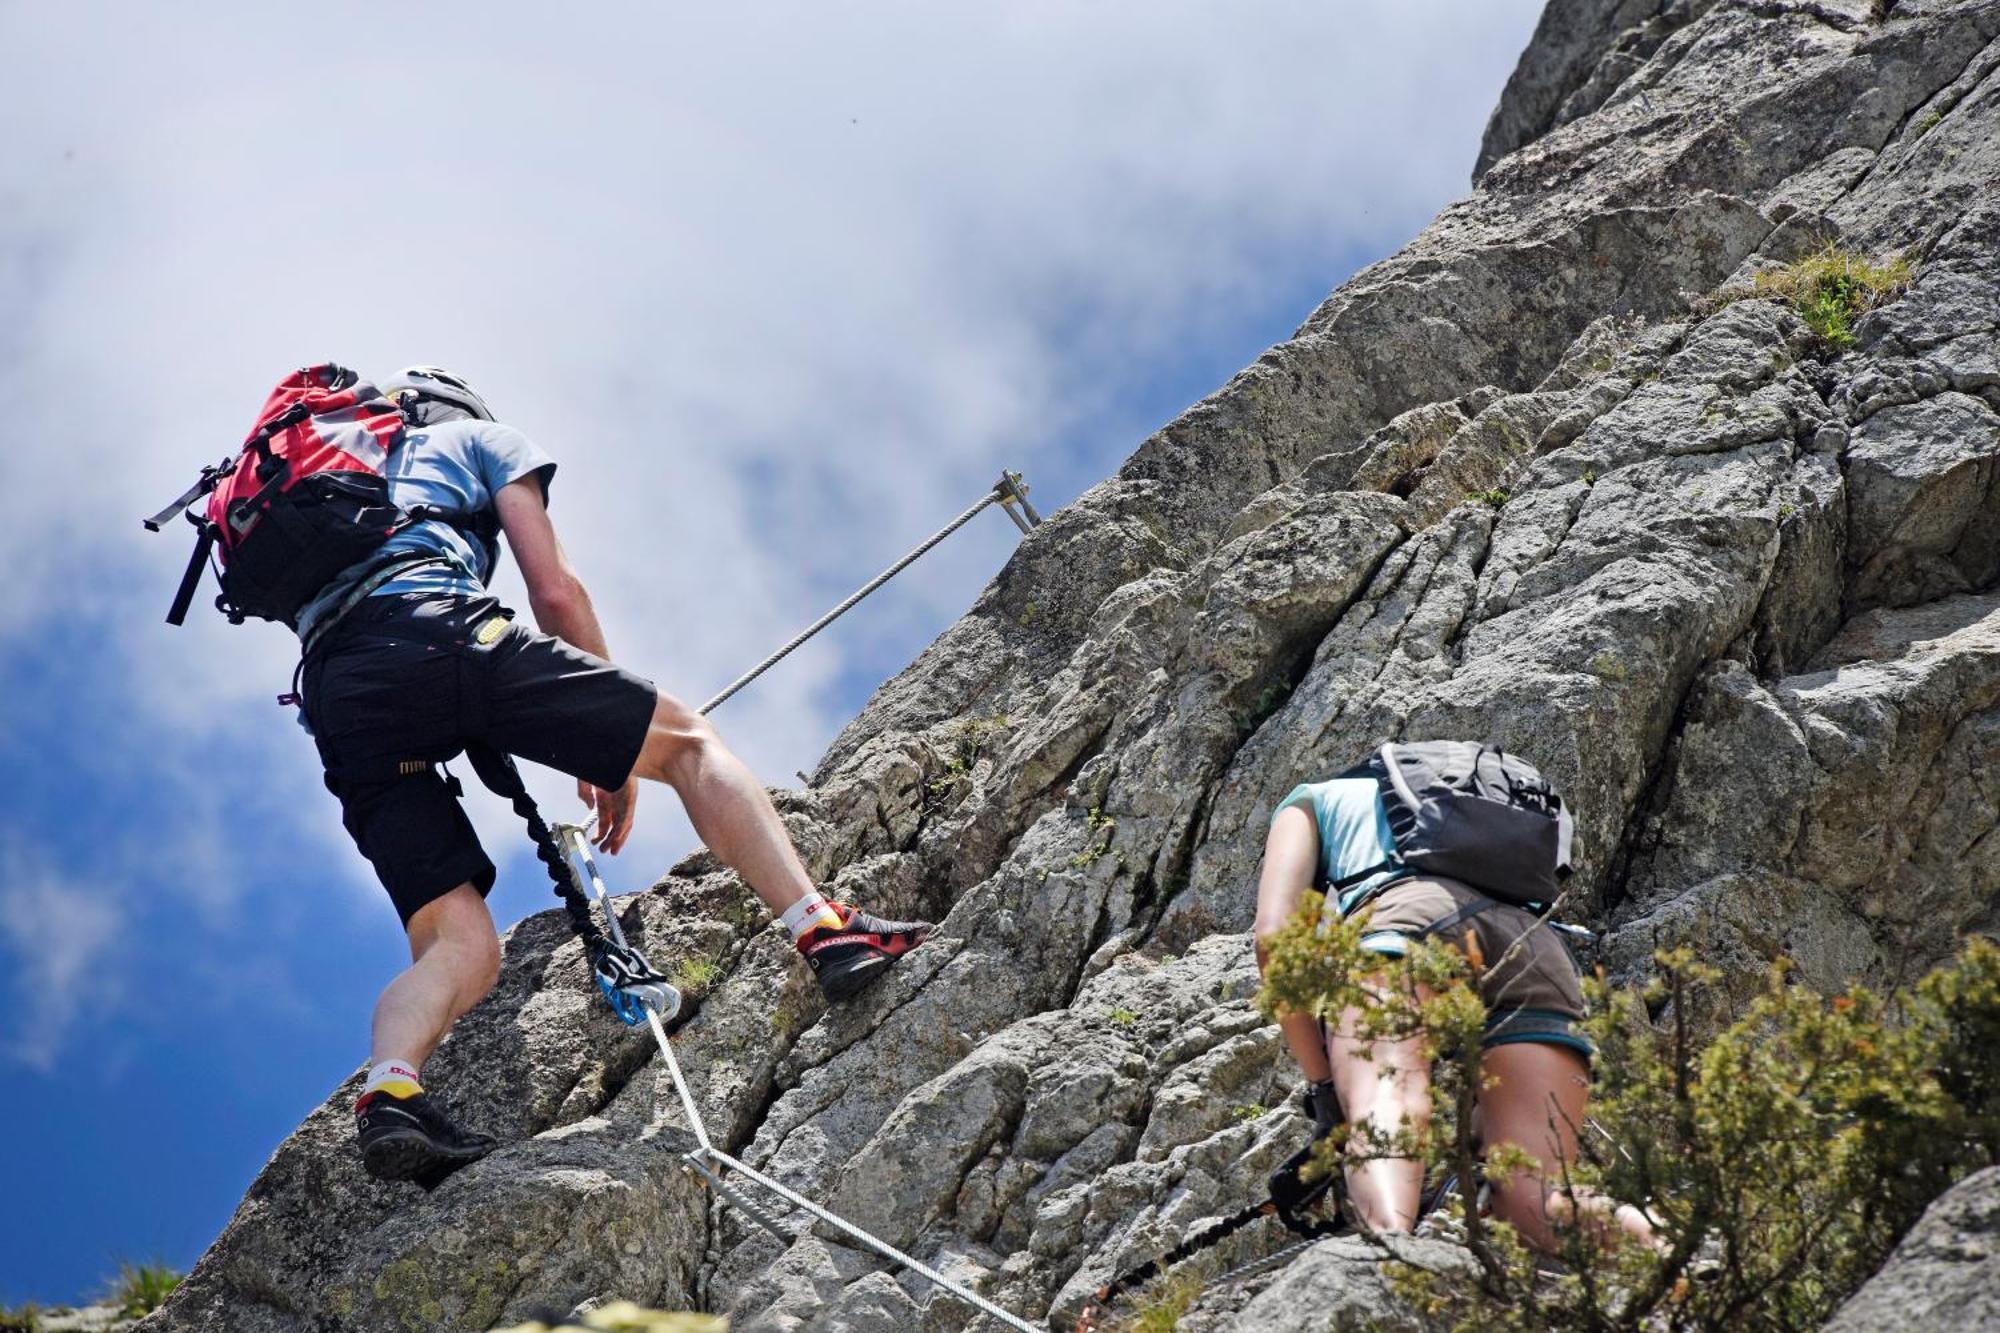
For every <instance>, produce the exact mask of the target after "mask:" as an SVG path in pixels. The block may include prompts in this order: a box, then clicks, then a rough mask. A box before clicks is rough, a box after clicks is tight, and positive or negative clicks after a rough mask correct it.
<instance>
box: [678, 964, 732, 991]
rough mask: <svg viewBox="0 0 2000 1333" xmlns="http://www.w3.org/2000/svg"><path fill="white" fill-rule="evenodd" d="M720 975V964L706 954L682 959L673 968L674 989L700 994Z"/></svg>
mask: <svg viewBox="0 0 2000 1333" xmlns="http://www.w3.org/2000/svg"><path fill="white" fill-rule="evenodd" d="M721 975H722V964H721V962H719V961H718V960H716V959H714V958H710V957H708V956H707V955H706V954H703V955H699V956H697V957H694V958H688V959H684V960H682V962H681V963H680V965H679V966H677V967H676V968H675V969H674V989H676V990H681V991H687V992H689V993H690V994H694V995H700V994H702V993H704V992H706V991H707V990H708V988H709V987H710V986H712V985H714V984H715V979H716V978H717V977H719V976H721Z"/></svg>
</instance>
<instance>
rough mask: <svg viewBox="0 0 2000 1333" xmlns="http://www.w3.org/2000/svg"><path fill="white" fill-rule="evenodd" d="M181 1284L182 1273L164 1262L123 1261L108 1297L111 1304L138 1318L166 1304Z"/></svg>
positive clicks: (126, 1314) (127, 1316)
mask: <svg viewBox="0 0 2000 1333" xmlns="http://www.w3.org/2000/svg"><path fill="white" fill-rule="evenodd" d="M180 1284H181V1275H180V1274H179V1273H177V1272H175V1271H174V1270H173V1269H172V1268H169V1267H168V1266H167V1265H165V1264H163V1263H140V1264H135V1263H131V1262H129V1261H122V1262H120V1263H119V1265H118V1276H117V1277H116V1278H115V1279H113V1280H112V1283H111V1286H110V1289H109V1290H107V1291H106V1292H105V1294H104V1300H105V1303H106V1304H107V1305H115V1306H117V1307H118V1310H119V1313H121V1314H123V1315H124V1316H125V1317H126V1318H128V1319H137V1318H138V1317H139V1316H141V1315H148V1314H151V1313H152V1312H153V1311H155V1310H157V1309H159V1308H160V1307H161V1306H162V1305H164V1304H166V1300H167V1297H168V1296H170V1295H172V1294H173V1290H174V1288H175V1287H178V1286H179V1285H180Z"/></svg>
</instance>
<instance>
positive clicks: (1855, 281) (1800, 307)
mask: <svg viewBox="0 0 2000 1333" xmlns="http://www.w3.org/2000/svg"><path fill="white" fill-rule="evenodd" d="M1913 272H1914V270H1913V268H1912V266H1911V262H1910V258H1909V256H1907V255H1900V256H1898V257H1896V258H1895V259H1891V260H1888V261H1886V262H1881V263H1878V262H1876V261H1874V260H1871V259H1869V258H1867V257H1866V256H1864V255H1858V254H1855V253H1854V252H1853V251H1851V250H1843V249H1841V248H1840V247H1839V246H1837V245H1834V244H1833V243H1832V242H1828V243H1827V244H1826V245H1824V246H1822V247H1821V248H1820V249H1818V250H1816V251H1814V252H1813V253H1812V254H1810V255H1807V256H1806V257H1805V258H1804V259H1801V260H1800V261H1799V262H1798V263H1796V264H1793V265H1791V266H1790V267H1788V268H1781V269H1773V270H1771V271H1770V272H1768V273H1759V274H1758V275H1757V277H1756V279H1755V281H1753V282H1752V283H1751V288H1750V292H1749V294H1750V295H1753V296H1761V297H1773V298H1776V299H1778V300H1781V301H1784V302H1785V303H1786V304H1788V305H1790V306H1791V307H1792V309H1794V310H1796V311H1797V312H1798V314H1799V318H1801V319H1803V320H1804V321H1805V322H1806V326H1807V327H1808V328H1810V329H1811V330H1812V331H1813V332H1814V333H1816V334H1818V335H1819V338H1820V341H1822V342H1823V343H1825V344H1826V345H1827V346H1828V347H1830V348H1832V349H1833V350H1834V351H1837V352H1838V351H1845V350H1846V349H1848V348H1849V347H1852V346H1853V345H1854V325H1855V322H1856V321H1858V320H1859V319H1860V318H1861V316H1863V315H1865V314H1867V313H1868V312H1869V311H1870V310H1872V309H1874V308H1875V307H1876V306H1878V305H1881V304H1883V303H1884V302H1886V301H1893V300H1894V299H1895V298H1896V297H1898V296H1900V295H1902V293H1903V290H1904V288H1906V287H1908V286H1909V285H1910V278H1911V276H1912V273H1913Z"/></svg>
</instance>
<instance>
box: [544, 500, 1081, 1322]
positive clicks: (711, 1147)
mask: <svg viewBox="0 0 2000 1333" xmlns="http://www.w3.org/2000/svg"><path fill="white" fill-rule="evenodd" d="M995 498H997V496H996V497H995ZM981 507H982V508H983V507H984V506H981ZM975 512H976V511H975ZM588 828H589V825H587V824H559V825H557V826H556V830H555V832H556V835H557V836H558V837H559V838H562V839H563V840H564V841H565V842H567V844H568V847H567V850H568V851H569V853H570V855H571V857H572V858H573V860H574V861H575V862H576V863H578V864H580V865H581V866H582V868H583V870H584V873H585V875H586V876H587V877H588V878H589V880H590V886H591V889H592V891H593V893H594V894H595V896H596V898H597V901H598V904H599V905H600V906H601V907H602V908H603V909H604V919H605V922H606V924H607V925H608V927H609V928H610V933H611V937H612V938H613V939H614V940H616V941H617V942H618V944H619V946H620V947H621V948H623V947H626V941H625V930H624V927H623V926H621V925H620V924H619V921H618V914H617V913H616V912H614V911H613V910H612V909H611V898H610V894H609V892H608V891H607V890H606V889H605V887H604V878H603V876H602V875H600V874H599V873H598V870H597V858H596V857H595V856H594V855H593V854H592V853H591V850H590V839H589V837H588V836H587V830H588ZM678 998H679V997H678V992H675V993H674V995H673V1001H672V1002H674V1003H675V1004H676V1006H677V1005H678ZM645 1013H646V1026H647V1027H649V1028H651V1029H652V1032H653V1040H654V1041H655V1042H657V1043H659V1047H660V1055H661V1058H662V1059H664V1060H665V1061H666V1066H667V1074H668V1077H669V1078H670V1079H671V1080H672V1082H673V1085H674V1092H675V1093H676V1094H677V1095H678V1096H679V1098H680V1104H681V1111H682V1113H683V1114H684V1115H686V1117H687V1122H688V1129H689V1130H690V1132H692V1133H693V1135H694V1141H695V1144H696V1147H695V1150H694V1151H693V1152H690V1153H686V1154H684V1158H685V1160H686V1161H687V1162H688V1164H689V1165H690V1166H691V1167H693V1168H694V1170H695V1171H696V1173H698V1174H699V1175H700V1176H701V1177H702V1178H703V1179H704V1180H706V1181H707V1183H708V1184H710V1185H711V1186H714V1187H716V1190H717V1192H718V1194H719V1195H720V1196H721V1197H723V1198H726V1199H728V1200H729V1201H730V1202H732V1203H734V1204H736V1205H737V1206H738V1207H740V1208H742V1209H743V1211H744V1213H745V1214H746V1215H747V1216H749V1217H750V1219H751V1220H752V1221H754V1222H756V1223H757V1224H758V1225H760V1226H762V1227H764V1228H765V1229H766V1230H767V1231H770V1232H771V1233H772V1234H774V1235H776V1236H778V1237H779V1238H780V1239H782V1240H785V1241H787V1242H789V1241H791V1240H794V1239H796V1237H794V1236H793V1235H791V1234H790V1233H789V1232H787V1231H785V1230H784V1229H783V1228H782V1227H780V1226H779V1225H778V1223H777V1222H776V1221H775V1220H774V1219H773V1218H771V1217H770V1216H769V1215H768V1214H767V1213H765V1212H764V1211H763V1210H762V1209H760V1208H757V1207H755V1206H754V1205H750V1204H748V1203H747V1202H746V1201H745V1200H743V1199H742V1198H741V1197H740V1196H739V1195H738V1194H737V1192H736V1191H735V1190H733V1189H731V1188H730V1187H729V1186H728V1185H727V1184H725V1183H724V1182H723V1180H722V1179H721V1177H720V1175H719V1174H718V1173H717V1172H716V1171H715V1170H713V1169H712V1167H711V1163H714V1164H719V1165H721V1166H724V1167H727V1168H728V1169H730V1170H732V1171H735V1172H737V1173H738V1174H739V1175H741V1176H742V1177H743V1178H744V1179H745V1180H748V1181H751V1182H752V1183H754V1184H756V1185H759V1186H761V1187H762V1188H764V1189H766V1190H768V1191H770V1192H771V1193H772V1194H775V1195H777V1196H778V1197H779V1198H781V1199H784V1200H785V1201H786V1202H788V1203H790V1204H791V1205H792V1206H794V1207H796V1208H798V1209H800V1210H801V1211H803V1212H806V1213H808V1214H810V1215H811V1216H813V1217H815V1218H817V1219H818V1220H819V1221H821V1222H824V1223H826V1224H827V1225H828V1226H830V1227H833V1228H834V1229H835V1230H837V1231H839V1232H841V1233H842V1234H844V1235H846V1236H848V1237H849V1238H851V1239H853V1240H855V1241H858V1242H859V1243H860V1244H862V1245H864V1246H866V1247H867V1248H868V1249H870V1250H873V1251H874V1252H875V1253H877V1254H879V1255H881V1256H882V1257H883V1258H885V1259H887V1260H889V1261H890V1262H891V1263H895V1264H900V1265H902V1266H903V1267H904V1268H907V1269H909V1270H910V1271H911V1272H913V1273H915V1274H917V1275H918V1276H919V1277H921V1278H923V1279H924V1280H925V1281H927V1282H930V1283H932V1284H933V1285H935V1286H936V1287H938V1288H939V1289H940V1290H942V1291H946V1292H949V1293H951V1294H952V1295H953V1296H956V1297H958V1298H959V1299H960V1300H962V1301H964V1302H966V1304H968V1305H971V1306H973V1307H974V1308H975V1309H978V1310H979V1311H981V1312H982V1313H985V1314H989V1315H991V1316H993V1317H994V1318H995V1319H998V1320H999V1321H1000V1322H1001V1323H1003V1324H1006V1325H1007V1326H1008V1327H1009V1328H1012V1329H1016V1330H1018V1333H1043V1330H1042V1329H1041V1328H1040V1327H1039V1326H1037V1325H1035V1324H1031V1323H1029V1322H1028V1321H1027V1320H1025V1319H1022V1318H1021V1317H1020V1316H1019V1315H1016V1314H1013V1313H1012V1312H1010V1311H1008V1310H1005V1309H1002V1308H1001V1307H1000V1306H998V1305H995V1304H994V1303H993V1302H992V1301H989V1300H987V1299H986V1298H985V1297H984V1296H981V1295H979V1294H978V1293H977V1292H975V1291H972V1290H970V1289H969V1288H967V1287H964V1286H961V1285H960V1284H959V1283H957V1282H954V1281H952V1280H951V1279H950V1278H948V1277H946V1276H945V1275H944V1274H942V1273H940V1272H938V1271H937V1270H936V1269H935V1268H932V1267H931V1266H930V1265H929V1264H926V1263H924V1262H923V1261H922V1260H921V1259H918V1258H916V1257H915V1256H913V1255H909V1254H905V1253H904V1252H903V1251H902V1250H899V1249H897V1248H896V1247H895V1246H893V1245H891V1244H889V1242H887V1241H885V1240H883V1239H881V1238H880V1237H879V1236H875V1235H871V1234H870V1233H869V1232H867V1231H864V1230H862V1229H861V1228H860V1227H858V1226H856V1225H854V1223H852V1222H849V1221H848V1220H847V1219H846V1218H843V1217H841V1216H839V1215H838V1214H836V1213H833V1212H829V1211H828V1210H827V1209H825V1208H822V1207H820V1206H819V1205H818V1204H816V1203H814V1202H813V1201H812V1200H811V1199H808V1198H806V1197H805V1196H804V1195H803V1194H800V1193H798V1192H797V1191H796V1190H793V1189H791V1188H790V1187H789V1186H786V1185H782V1184H780V1183H779V1182H777V1181H776V1180H773V1179H772V1178H771V1177H769V1176H767V1175H765V1174H764V1173H763V1172H761V1171H759V1170H757V1169H756V1168H755V1167H751V1166H747V1165H745V1164H744V1163H743V1162H741V1161H739V1160H738V1159H737V1158H735V1157H733V1156H731V1155H730V1154H728V1153H726V1152H724V1151H723V1150H722V1149H720V1148H718V1147H716V1146H715V1144H714V1143H713V1142H711V1141H710V1139H709V1137H708V1126H707V1124H706V1123H705V1122H704V1121H703V1120H702V1117H701V1111H700V1109H699V1108H698V1107H697V1106H696V1105H695V1100H694V1093H693V1091H692V1090H691V1089H690V1088H689V1087H688V1082H687V1077H686V1075H684V1074H683V1073H682V1072H681V1062H680V1060H679V1059H678V1058H677V1057H676V1056H675V1055H674V1045H673V1042H672V1041H671V1040H670V1039H669V1038H668V1036H667V1029H666V1025H665V1024H664V1023H662V1022H661V1021H660V1014H659V1011H658V1010H657V1009H656V1008H654V1007H653V1005H652V1004H647V1005H646V1006H645Z"/></svg>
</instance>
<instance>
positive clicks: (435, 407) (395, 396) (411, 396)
mask: <svg viewBox="0 0 2000 1333" xmlns="http://www.w3.org/2000/svg"><path fill="white" fill-rule="evenodd" d="M381 388H382V392H383V393H384V394H386V395H388V397H389V398H390V399H391V400H393V401H394V402H395V404H396V406H398V407H400V408H402V409H403V415H404V416H406V417H408V418H409V419H410V420H411V421H412V422H413V423H414V424H416V425H419V426H434V425H436V424H437V423H438V422H440V421H457V420H459V419H460V418H462V417H468V416H471V417H478V418H479V419H480V420H481V421H491V420H493V419H494V418H493V409H492V408H490V407H488V406H487V405H486V400H485V399H484V398H481V397H480V396H479V395H478V394H476V393H474V392H473V391H472V386H471V385H469V384H467V383H466V382H465V381H464V380H462V379H460V378H459V377H458V376H456V375H454V374H452V373H451V372H450V371H449V370H444V369H442V368H440V367H438V366H411V367H410V368H409V369H408V370H399V371H397V372H396V373H395V374H393V375H391V376H390V377H389V378H388V379H386V380H383V381H382V385H381Z"/></svg>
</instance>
